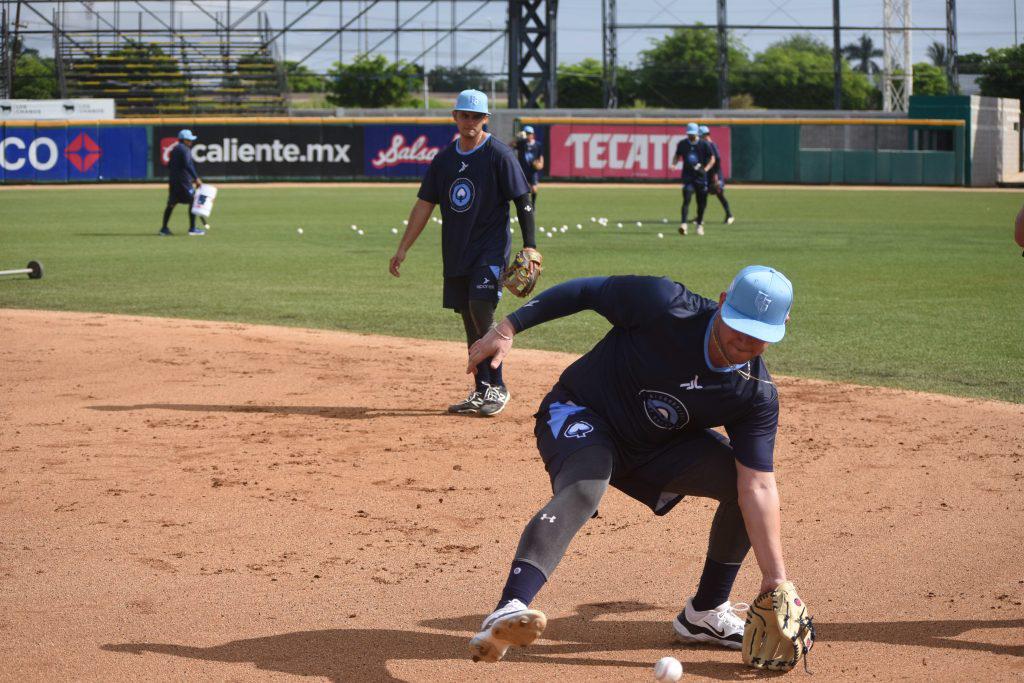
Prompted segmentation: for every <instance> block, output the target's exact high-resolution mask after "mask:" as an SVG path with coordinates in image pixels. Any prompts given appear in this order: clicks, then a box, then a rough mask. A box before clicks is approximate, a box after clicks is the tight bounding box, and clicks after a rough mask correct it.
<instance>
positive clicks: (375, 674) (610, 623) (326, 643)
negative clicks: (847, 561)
mask: <svg viewBox="0 0 1024 683" xmlns="http://www.w3.org/2000/svg"><path fill="white" fill-rule="evenodd" d="M654 609H661V608H657V607H655V606H653V605H647V604H644V603H637V602H611V603H596V604H587V605H580V606H579V607H578V608H577V612H576V614H573V615H571V616H566V617H557V618H554V619H551V620H550V621H549V622H548V628H547V631H546V632H545V633H546V635H547V636H548V637H553V638H558V639H559V640H556V641H551V640H544V641H542V642H540V643H539V644H536V645H534V646H532V647H530V648H527V649H522V650H519V649H514V650H511V651H510V652H509V654H508V656H507V657H506V660H508V661H510V662H520V663H530V662H534V663H557V664H563V665H564V664H573V665H577V666H624V667H630V668H648V667H650V664H649V663H647V662H637V661H626V660H616V659H611V658H606V657H602V656H601V654H602V653H603V652H622V651H630V650H652V649H653V650H667V649H685V652H686V653H692V654H686V655H685V656H682V657H681V658H682V659H683V660H684V662H685V665H686V671H687V673H692V674H694V675H698V676H706V677H708V678H713V679H717V680H739V679H751V678H755V677H757V678H763V677H765V675H766V674H764V673H758V672H755V671H753V670H752V669H749V668H747V667H745V666H744V665H743V664H742V663H740V662H739V661H736V662H734V663H724V662H719V661H700V654H699V653H700V652H701V651H702V650H704V651H714V652H715V653H716V654H717V653H720V652H721V650H719V649H718V648H714V647H712V646H696V647H694V646H685V648H684V646H681V645H679V644H678V643H675V642H674V640H673V638H672V632H671V627H670V626H669V624H668V623H667V622H665V621H663V620H658V621H634V620H628V621H624V620H615V619H604V617H606V616H608V615H614V614H622V613H635V612H641V611H649V610H654ZM482 618H483V615H466V616H461V617H451V618H442V619H430V620H427V621H423V622H420V623H419V626H423V627H427V628H431V629H438V630H442V631H449V633H430V632H423V631H412V630H398V629H356V628H353V629H326V630H320V631H298V632H295V633H283V634H279V635H272V636H265V637H262V638H250V639H247V640H235V641H231V642H228V643H225V644H223V645H215V646H212V647H192V646H189V645H173V644H161V643H121V644H111V645H104V646H103V647H102V649H104V650H106V651H108V652H122V653H131V654H143V653H147V652H151V653H157V654H165V655H173V656H176V657H187V658H190V659H198V660H206V661H214V662H236V663H250V664H253V665H255V666H256V667H257V668H259V669H261V670H266V671H275V672H280V673H287V674H295V675H299V676H318V677H323V678H327V679H330V680H332V681H352V680H359V681H394V680H399V679H396V678H394V677H393V676H392V675H391V673H390V672H389V671H388V668H387V664H388V662H389V661H401V660H427V661H429V660H462V659H465V658H466V657H467V640H468V637H469V635H470V634H472V633H473V632H475V631H476V630H477V628H479V624H480V621H481V619H482ZM1004 628H1024V619H993V620H989V621H978V620H973V619H971V620H958V621H925V620H922V621H889V622H862V623H831V624H825V623H823V624H820V625H819V627H818V636H819V642H827V641H832V642H872V643H882V644H887V645H912V646H915V647H925V648H928V647H930V648H938V649H953V650H964V651H966V652H988V653H992V654H997V655H1009V656H1013V657H1024V645H997V644H993V643H984V642H976V641H969V640H960V639H959V636H962V635H963V634H965V633H967V632H970V631H973V630H976V629H1004ZM453 631H454V632H457V633H451V632H453ZM737 659H738V657H737ZM814 659H815V653H814V652H813V651H812V653H811V659H810V662H811V668H812V670H813V668H814ZM480 666H481V667H484V666H485V665H480ZM486 666H491V665H486Z"/></svg>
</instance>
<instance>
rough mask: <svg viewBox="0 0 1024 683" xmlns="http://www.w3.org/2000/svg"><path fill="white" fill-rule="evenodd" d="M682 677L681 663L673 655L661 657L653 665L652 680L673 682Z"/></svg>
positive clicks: (660, 682) (663, 682)
mask: <svg viewBox="0 0 1024 683" xmlns="http://www.w3.org/2000/svg"><path fill="white" fill-rule="evenodd" d="M682 677H683V663H682V662H680V661H679V660H678V659H676V658H675V657H662V658H661V659H659V660H658V663H657V664H655V665H654V680H656V681H658V683H674V682H675V681H678V680H679V679H680V678H682Z"/></svg>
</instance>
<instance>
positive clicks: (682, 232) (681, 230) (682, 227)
mask: <svg viewBox="0 0 1024 683" xmlns="http://www.w3.org/2000/svg"><path fill="white" fill-rule="evenodd" d="M679 234H680V235H685V234H686V223H680V224H679Z"/></svg>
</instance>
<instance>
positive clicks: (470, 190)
mask: <svg viewBox="0 0 1024 683" xmlns="http://www.w3.org/2000/svg"><path fill="white" fill-rule="evenodd" d="M474 195H476V188H475V187H473V181H472V180H470V179H469V178H457V179H456V180H455V182H454V183H452V187H451V189H450V190H449V191H448V200H449V202H450V203H451V206H452V211H455V212H457V213H462V212H464V211H469V208H470V207H471V206H473V196H474Z"/></svg>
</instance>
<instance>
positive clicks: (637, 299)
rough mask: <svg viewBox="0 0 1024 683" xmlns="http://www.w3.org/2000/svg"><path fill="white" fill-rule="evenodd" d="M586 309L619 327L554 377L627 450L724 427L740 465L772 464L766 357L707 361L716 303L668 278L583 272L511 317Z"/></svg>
mask: <svg viewBox="0 0 1024 683" xmlns="http://www.w3.org/2000/svg"><path fill="white" fill-rule="evenodd" d="M587 309H589V310H593V311H596V312H597V313H600V314H601V315H603V316H604V317H605V318H607V319H608V321H609V322H610V323H612V325H613V327H612V329H611V330H609V331H608V334H606V335H605V336H604V338H603V339H602V340H601V341H600V342H598V343H597V345H596V346H594V348H593V349H591V350H590V351H588V352H587V353H586V354H584V355H583V356H582V357H581V358H579V359H578V360H577V361H576V362H575V363H573V364H572V365H570V366H569V367H568V368H566V369H565V371H564V372H563V373H562V376H561V377H560V378H559V380H558V382H559V384H560V385H561V387H563V388H564V389H565V390H566V391H567V392H568V393H569V394H570V395H571V396H572V397H573V400H574V402H575V403H577V404H578V405H581V406H586V407H587V408H589V409H591V410H593V411H594V412H596V413H597V414H598V415H600V416H601V417H603V418H604V419H605V421H606V422H607V423H608V424H609V425H610V427H611V429H612V430H613V431H614V432H615V436H616V440H617V441H618V442H619V444H620V446H621V447H622V448H623V449H624V450H625V451H627V452H628V453H629V454H630V455H631V456H632V457H634V458H642V456H643V455H644V454H646V453H650V452H651V451H654V450H656V449H659V448H661V447H663V446H665V445H666V444H668V443H670V442H671V441H672V440H673V439H676V438H680V437H683V436H690V435H692V433H693V432H696V431H701V430H704V429H708V428H711V427H723V426H724V427H725V430H726V432H727V433H728V435H729V439H730V441H731V443H732V448H733V452H734V454H735V457H736V459H737V460H739V462H741V463H742V464H743V465H745V466H747V467H750V468H751V469H755V470H759V471H762V472H770V471H772V470H773V468H774V457H773V452H774V449H775V434H776V432H777V431H778V424H779V398H778V392H776V390H775V386H774V385H773V384H771V381H772V380H771V376H770V375H769V374H768V368H767V367H766V365H765V363H764V360H763V359H762V358H761V357H760V356H759V357H757V358H755V359H754V360H752V361H750V362H749V363H744V364H742V365H739V366H734V367H731V368H713V367H712V366H711V361H710V359H709V358H708V355H707V347H708V340H709V338H710V333H711V323H712V320H713V318H714V317H715V313H716V312H717V311H718V302H717V301H714V300H712V299H706V298H704V297H702V296H699V295H697V294H694V293H693V292H691V291H689V290H688V289H686V287H684V286H683V285H681V284H679V283H678V282H673V281H671V280H669V279H668V278H657V277H646V276H636V275H626V276H613V277H592V278H578V279H575V280H568V281H566V282H563V283H561V284H559V285H556V286H554V287H551V288H550V289H548V290H545V291H544V292H542V293H541V294H539V295H537V296H536V297H534V298H533V299H532V300H531V301H529V302H528V303H527V304H526V305H525V306H523V307H522V308H520V309H519V310H517V311H515V312H514V313H512V314H511V315H509V318H510V319H511V321H512V323H513V325H514V326H515V328H516V330H517V331H521V330H524V329H527V328H529V327H532V326H533V325H537V324H539V323H542V322H544V321H547V320H552V319H554V318H559V317H562V316H565V315H570V314H572V313H576V312H578V311H581V310H587ZM751 378H756V379H751ZM757 380H760V381H757Z"/></svg>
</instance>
